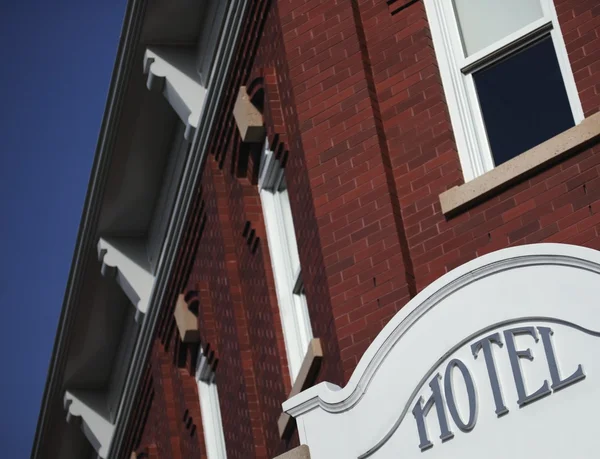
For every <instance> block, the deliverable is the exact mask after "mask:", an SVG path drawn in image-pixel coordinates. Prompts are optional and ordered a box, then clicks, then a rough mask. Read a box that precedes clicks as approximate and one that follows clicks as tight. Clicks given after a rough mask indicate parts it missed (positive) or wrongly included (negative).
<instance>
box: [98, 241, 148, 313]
mask: <svg viewBox="0 0 600 459" xmlns="http://www.w3.org/2000/svg"><path fill="white" fill-rule="evenodd" d="M98 258H99V260H100V262H101V263H102V268H101V270H102V275H103V276H107V277H114V278H115V279H116V281H117V283H118V284H119V286H120V287H121V288H122V289H123V291H124V292H125V294H126V295H127V297H128V298H129V300H130V301H131V302H132V303H133V305H134V306H135V308H136V314H135V320H136V322H139V320H140V318H141V316H142V315H143V314H146V312H147V311H148V303H149V301H150V294H151V293H152V287H153V286H154V279H155V278H154V275H153V274H152V270H151V268H150V263H149V261H148V255H147V253H146V244H145V241H144V240H143V239H135V238H100V240H99V241H98Z"/></svg>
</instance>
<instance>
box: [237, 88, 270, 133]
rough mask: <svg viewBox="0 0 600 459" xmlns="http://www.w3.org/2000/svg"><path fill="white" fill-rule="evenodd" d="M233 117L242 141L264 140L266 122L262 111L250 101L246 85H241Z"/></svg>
mask: <svg viewBox="0 0 600 459" xmlns="http://www.w3.org/2000/svg"><path fill="white" fill-rule="evenodd" d="M233 118H234V119H235V123H236V124H237V127H238V130H239V131H240V136H241V137H242V142H252V143H257V142H262V141H263V139H264V138H265V124H264V122H263V117H262V114H261V113H260V111H258V109H257V108H256V107H255V106H254V105H253V104H252V102H251V101H250V96H249V95H248V92H247V91H246V87H245V86H242V87H240V91H239V93H238V96H237V99H236V101H235V105H234V107H233Z"/></svg>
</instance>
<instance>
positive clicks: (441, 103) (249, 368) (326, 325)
mask: <svg viewBox="0 0 600 459" xmlns="http://www.w3.org/2000/svg"><path fill="white" fill-rule="evenodd" d="M556 7H557V12H558V17H559V21H560V24H561V28H562V31H563V33H564V35H565V42H566V45H567V50H568V53H569V58H570V60H571V65H572V67H573V71H574V75H575V81H576V84H577V88H578V91H579V94H580V98H581V101H582V105H583V108H584V112H585V114H586V116H590V115H591V114H593V113H595V112H597V111H598V109H599V108H600V96H599V94H598V91H599V89H600V77H599V76H598V71H599V70H600V41H599V35H598V31H599V27H598V26H600V22H599V21H600V7H599V6H598V5H597V3H596V2H595V1H591V0H589V1H588V0H556ZM244 37H245V38H244V40H243V41H242V42H241V44H240V48H239V50H238V52H237V53H236V59H235V62H234V67H233V70H232V72H231V74H230V77H229V81H228V82H227V87H228V91H227V95H226V98H225V100H224V103H223V104H222V107H221V111H220V114H219V118H218V120H217V126H218V129H217V130H216V132H215V133H214V135H213V138H212V141H211V149H210V151H211V154H210V156H209V158H208V159H207V162H206V165H205V167H204V170H203V172H202V178H201V183H202V190H199V192H198V197H197V199H196V203H195V211H194V212H193V215H192V217H191V219H190V222H189V226H188V232H187V236H186V240H185V244H184V247H183V249H182V251H181V254H180V260H179V264H178V269H177V271H176V272H175V273H174V278H173V282H172V287H171V295H170V297H169V302H168V304H166V305H165V307H164V314H163V321H162V323H161V328H160V330H159V334H158V336H157V342H156V344H155V349H154V353H153V357H152V360H151V362H150V365H149V369H148V374H147V378H146V386H147V389H146V390H145V391H142V392H140V395H139V397H140V403H139V409H138V411H137V412H136V416H135V422H134V423H132V425H131V427H130V432H131V433H130V437H131V443H132V449H133V447H135V448H138V449H139V451H142V450H144V448H146V449H149V451H150V450H152V451H155V453H153V454H158V457H161V458H162V457H165V458H170V457H199V455H200V456H202V454H204V446H203V438H202V433H201V420H200V419H199V413H198V411H199V409H198V403H197V393H195V384H193V378H192V377H191V376H190V372H191V371H192V370H193V366H192V361H193V360H194V356H195V354H194V349H192V348H189V349H186V348H182V347H181V346H180V345H176V344H175V343H176V342H177V339H176V337H177V335H176V333H175V332H174V324H173V320H172V311H173V307H174V302H175V299H176V296H177V295H178V294H180V293H188V292H197V298H198V301H199V309H200V310H199V324H200V328H201V335H202V339H203V342H205V343H206V342H207V343H210V345H211V348H213V349H214V350H215V352H216V354H217V356H218V358H219V363H218V366H217V378H218V384H219V394H220V399H221V410H222V415H223V423H224V428H225V433H226V441H227V451H228V455H229V457H232V458H236V457H238V458H248V457H265V458H266V457H273V456H275V455H277V454H279V453H281V452H283V451H284V450H286V449H287V448H289V447H292V446H294V445H295V444H297V441H298V439H297V436H294V437H293V438H292V439H291V440H289V441H287V442H286V441H282V440H280V439H279V436H278V433H277V418H278V416H279V414H280V413H281V408H280V404H281V402H282V401H283V400H284V399H285V397H286V394H287V393H288V392H289V390H290V382H289V376H288V369H287V362H286V359H285V346H284V344H283V335H282V331H281V326H280V319H279V314H278V308H277V303H276V296H275V291H274V284H273V279H272V272H271V266H270V260H269V252H268V249H267V247H266V245H265V244H266V237H265V230H264V223H263V220H262V214H261V211H260V205H259V196H258V192H257V189H256V169H257V167H256V166H257V164H256V160H257V154H258V151H259V149H260V146H254V147H249V146H247V145H240V142H239V135H238V133H237V130H236V128H235V123H234V120H233V118H232V116H231V109H232V107H233V103H234V100H235V97H236V96H237V92H238V89H239V86H241V85H246V86H248V87H249V88H250V92H251V93H252V95H254V96H255V100H261V99H262V100H263V102H264V103H262V104H260V105H264V106H263V107H262V109H263V114H264V118H265V125H266V127H267V132H268V138H269V140H270V141H271V142H272V147H273V149H274V151H276V152H277V154H278V155H279V156H280V158H281V160H282V161H283V162H284V163H285V164H286V169H285V170H286V178H287V181H288V187H289V194H290V200H291V205H292V211H293V215H294V223H295V228H296V234H297V237H298V246H299V252H300V259H301V264H302V268H303V278H304V283H305V288H306V295H307V301H308V306H309V311H310V315H311V322H312V327H313V332H314V335H315V336H317V337H319V338H321V339H322V341H323V344H324V350H325V357H324V362H323V366H322V368H321V372H320V374H319V379H320V380H327V381H331V382H334V383H336V384H340V385H343V384H344V383H345V382H346V381H347V379H348V378H349V376H350V375H351V373H352V371H353V370H354V368H355V366H356V364H357V362H358V360H359V359H360V357H361V356H362V354H363V352H364V350H365V349H366V348H367V346H368V345H369V344H370V343H371V342H372V340H373V339H374V337H375V336H376V335H377V334H378V332H379V331H380V330H381V328H382V327H383V326H384V325H385V323H387V321H388V320H389V319H390V318H391V317H392V316H393V315H394V314H395V313H396V312H397V311H398V310H399V309H400V308H401V307H402V306H404V305H405V304H406V303H407V302H408V301H409V300H410V298H411V297H413V296H414V295H415V293H416V292H418V291H420V290H421V289H423V288H424V287H425V286H427V285H428V284H429V283H431V282H432V281H433V280H435V279H437V278H438V277H439V276H441V275H443V274H444V273H445V272H447V271H448V270H450V269H452V268H454V267H456V266H458V265H460V264H462V263H465V262H466V261H469V260H471V259H473V258H475V257H477V256H480V255H482V254H484V253H487V252H490V251H493V250H498V249H501V248H504V247H508V246H512V245H518V244H528V243H535V242H544V241H552V242H564V243H573V244H579V245H585V246H589V247H595V248H598V249H600V226H599V225H600V146H594V145H588V146H586V148H585V150H583V151H581V152H578V153H576V154H575V155H573V156H572V157H571V158H568V159H565V160H563V161H561V162H560V163H558V164H555V165H554V166H552V167H550V168H547V169H546V170H544V171H541V172H539V173H537V174H535V175H534V176H532V177H530V178H528V179H526V180H523V181H521V182H520V183H517V184H515V185H514V186H513V187H511V188H509V189H507V190H505V191H503V192H502V193H499V194H496V195H495V196H492V197H490V198H489V199H487V200H485V201H484V202H482V203H480V204H478V205H476V206H474V207H471V208H470V209H467V210H466V211H464V212H461V213H459V214H458V215H456V216H454V217H452V218H450V219H448V218H446V217H445V216H444V215H443V214H442V213H441V210H440V204H439V194H440V193H442V192H443V191H445V190H447V189H449V188H451V187H452V186H455V185H460V184H462V183H463V178H462V171H461V167H460V163H459V160H458V154H457V152H456V146H455V143H454V136H453V132H452V128H451V124H450V120H449V116H448V110H447V106H446V101H445V97H444V92H443V88H442V84H441V80H440V76H439V71H438V67H437V62H436V59H435V53H434V50H433V43H432V40H431V36H430V32H429V28H428V23H427V17H426V14H425V9H424V5H423V3H422V1H421V0H396V1H393V2H386V1H382V0H336V1H335V2H334V1H322V0H305V1H298V0H272V1H270V2H269V1H256V2H252V8H251V11H250V13H249V16H248V18H247V20H246V23H245V28H244ZM164 343H167V344H164ZM168 343H171V344H168ZM178 356H179V360H177V359H176V360H173V358H174V357H175V358H177V357H178ZM173 362H176V363H177V362H178V364H176V363H173ZM144 394H145V395H144ZM149 394H152V396H150V395H149ZM194 397H196V398H194ZM186 410H187V413H188V417H189V416H191V418H192V419H193V421H192V422H193V423H194V424H195V425H196V428H197V430H196V434H195V436H192V435H190V433H189V432H187V431H186V430H185V429H184V424H185V422H184V421H183V419H184V415H185V413H186ZM136 442H137V443H136ZM152 448H153V449H152ZM202 457H203V456H202Z"/></svg>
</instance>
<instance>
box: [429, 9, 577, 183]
mask: <svg viewBox="0 0 600 459" xmlns="http://www.w3.org/2000/svg"><path fill="white" fill-rule="evenodd" d="M499 1H500V0H499ZM540 3H541V6H542V11H543V17H542V18H541V19H539V20H536V21H534V22H533V23H531V24H529V25H527V26H525V27H523V28H521V29H520V30H518V31H517V32H515V33H512V34H510V35H509V36H507V37H504V38H503V39H502V40H499V41H497V42H495V43H493V44H492V45H490V46H488V47H486V48H484V49H482V50H480V51H478V52H476V53H474V54H473V55H471V56H468V57H465V51H464V49H463V45H462V38H461V35H460V30H459V25H458V18H457V17H456V13H455V11H454V5H453V0H425V10H426V12H427V17H428V21H429V25H430V28H431V36H432V38H433V44H434V49H435V53H436V57H437V60H438V64H439V69H440V74H441V77H442V84H443V87H444V92H445V95H446V100H447V103H448V110H449V112H450V119H451V122H452V128H453V130H454V135H455V139H456V146H457V149H458V155H459V158H460V163H461V166H462V169H463V174H464V178H465V181H466V182H468V181H469V180H472V179H474V178H476V177H478V176H480V175H482V174H484V173H486V172H488V171H490V170H492V169H493V168H494V161H493V158H492V152H491V149H490V145H489V142H488V138H487V134H486V129H485V123H484V121H483V116H482V113H481V109H480V106H479V101H478V97H477V91H476V88H475V82H474V81H473V73H474V72H476V71H477V70H480V69H482V68H484V67H486V66H487V65H489V64H491V63H493V62H495V61H497V60H499V59H501V58H503V57H506V56H509V55H510V54H511V53H512V52H515V51H516V50H519V49H521V48H523V47H525V46H527V45H530V44H532V43H534V42H537V41H538V40H540V39H541V37H545V36H550V37H551V38H552V43H553V45H554V49H555V51H556V56H557V58H558V63H559V66H560V70H561V74H562V77H563V81H564V84H565V89H566V92H567V96H568V99H569V104H570V106H571V111H572V114H573V119H574V121H575V125H577V124H579V123H580V122H581V121H583V119H584V114H583V109H582V107H581V101H580V100H579V94H578V92H577V87H576V85H575V79H574V77H573V71H572V69H571V64H570V62H569V57H568V54H567V49H566V47H565V43H564V40H563V36H562V32H561V30H560V25H559V22H558V17H557V15H556V9H555V8H554V3H553V0H540Z"/></svg>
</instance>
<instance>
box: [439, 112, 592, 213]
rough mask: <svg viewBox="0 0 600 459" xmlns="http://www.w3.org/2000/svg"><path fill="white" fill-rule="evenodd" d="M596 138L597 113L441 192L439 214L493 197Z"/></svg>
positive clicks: (454, 211)
mask: <svg viewBox="0 0 600 459" xmlns="http://www.w3.org/2000/svg"><path fill="white" fill-rule="evenodd" d="M599 137H600V113H596V114H594V115H592V116H590V117H589V118H586V119H585V120H584V121H583V122H581V123H580V124H578V125H576V126H574V127H572V128H571V129H569V130H567V131H565V132H563V133H561V134H558V135H557V136H555V137H553V138H551V139H550V140H547V141H546V142H543V143H541V144H540V145H538V146H537V147H534V148H532V149H531V150H528V151H526V152H525V153H522V154H520V155H519V156H516V157H514V158H513V159H511V160H510V161H507V162H505V163H504V164H501V165H500V166H498V167H496V168H494V169H492V170H491V171H489V172H486V173H485V174H483V175H481V176H479V177H477V178H476V179H474V180H471V181H470V182H467V183H464V184H463V185H460V186H455V187H453V188H450V189H449V190H447V191H444V192H443V193H442V194H440V204H441V206H442V212H443V213H444V214H445V215H452V214H456V213H457V212H460V211H461V210H464V209H466V208H468V207H469V206H472V205H474V204H476V203H478V202H480V201H481V200H483V199H485V198H488V197H489V196H491V195H493V194H494V193H499V192H500V191H502V190H503V189H505V188H506V187H507V186H509V185H511V184H513V183H514V182H516V181H518V180H521V179H523V178H526V177H528V176H529V175H531V174H534V173H536V172H538V171H539V170H540V169H542V168H544V167H548V166H550V165H552V164H554V163H555V162H556V161H560V160H562V159H564V158H565V157H568V156H569V155H571V154H573V153H575V152H577V151H579V150H582V149H584V148H586V147H587V146H589V145H590V143H593V142H596V141H597V140H598V138H599Z"/></svg>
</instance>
